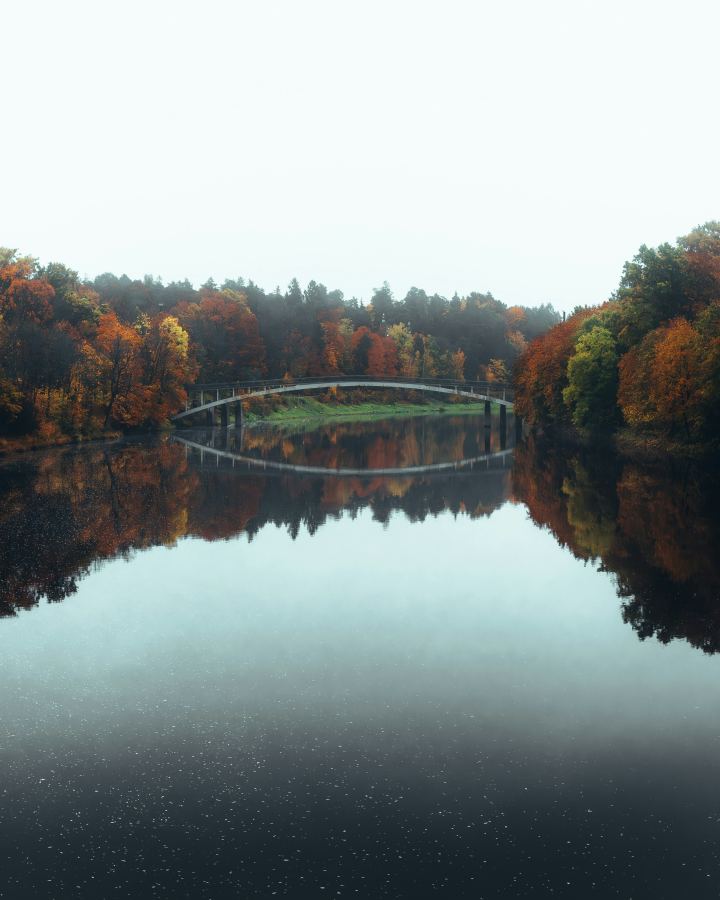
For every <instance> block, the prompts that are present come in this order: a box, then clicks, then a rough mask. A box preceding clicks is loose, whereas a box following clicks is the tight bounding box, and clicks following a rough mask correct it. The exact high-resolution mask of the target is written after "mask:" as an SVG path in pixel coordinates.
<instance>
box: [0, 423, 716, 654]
mask: <svg viewBox="0 0 720 900" xmlns="http://www.w3.org/2000/svg"><path fill="white" fill-rule="evenodd" d="M194 439H195V441H196V443H204V444H205V445H206V446H207V447H208V448H209V449H208V451H207V452H205V453H202V452H201V451H199V450H197V449H189V448H188V447H186V446H184V445H183V444H182V443H179V442H177V441H175V440H172V439H161V440H156V441H151V442H134V443H133V442H121V443H117V444H112V445H111V444H106V445H98V446H93V447H86V448H69V449H63V450H56V451H52V452H48V453H37V454H32V455H28V456H27V457H25V458H22V459H20V460H19V461H16V462H12V463H6V464H5V465H4V466H3V467H2V468H0V615H1V616H10V615H14V614H15V613H16V611H17V610H20V609H29V608H31V607H33V606H35V605H37V604H38V603H39V602H40V600H42V599H43V598H45V599H47V600H49V601H59V600H62V599H64V598H65V597H67V596H69V595H71V594H72V593H74V592H75V590H76V589H77V584H78V581H79V580H80V579H82V578H83V577H84V576H85V575H86V574H87V573H88V572H89V571H90V570H91V568H92V566H93V565H95V564H97V563H100V562H102V561H103V560H107V559H112V558H115V557H128V556H129V555H130V554H132V553H133V552H134V551H137V550H143V549H146V548H149V547H154V546H159V545H165V546H172V545H173V544H175V543H176V542H177V541H178V540H180V539H181V538H184V537H200V538H202V539H204V540H208V541H214V540H219V539H228V538H231V537H234V536H237V535H241V534H245V535H247V537H248V539H249V540H252V538H253V537H254V535H256V534H257V533H258V532H259V531H260V530H261V529H262V528H264V527H265V526H266V525H269V524H272V525H275V526H281V527H284V528H287V530H288V532H289V533H290V534H291V535H292V536H293V537H294V536H296V535H297V534H298V533H299V532H300V530H301V529H302V528H305V529H307V531H308V532H309V533H310V534H313V533H315V532H316V531H317V529H319V528H320V527H322V525H323V524H324V523H325V522H326V521H327V520H328V519H337V518H339V517H340V516H342V515H344V514H347V515H349V516H351V517H353V516H355V515H357V513H358V512H359V511H360V510H362V509H365V508H368V509H370V510H371V511H372V516H373V518H374V519H375V520H376V521H378V522H382V523H385V522H387V521H388V520H389V519H390V517H391V515H392V514H393V513H394V512H401V513H403V514H404V515H405V516H406V517H407V518H408V519H409V520H410V521H412V522H420V521H423V520H424V519H425V518H426V517H428V516H437V515H439V514H440V513H443V512H445V511H449V512H451V513H452V514H453V515H455V516H458V515H460V516H467V517H470V518H477V517H481V516H488V515H491V514H492V513H493V512H494V511H495V510H496V509H498V508H499V507H500V506H502V505H503V504H504V503H506V502H522V503H524V504H525V505H526V506H527V508H528V510H529V513H530V517H531V518H532V520H533V521H534V522H535V524H536V525H538V526H539V527H542V528H547V529H549V530H550V531H551V532H552V534H553V535H554V536H555V538H556V539H557V540H558V542H559V543H560V544H562V545H563V546H565V547H567V548H568V549H569V550H570V551H571V552H572V553H573V554H574V555H575V556H576V557H578V558H580V559H583V560H586V561H589V562H593V563H595V564H597V565H598V567H599V568H600V569H601V570H603V571H608V572H611V573H613V574H614V576H615V579H616V584H617V592H618V595H619V597H620V598H621V600H622V616H623V619H624V621H625V622H627V623H628V624H630V625H631V626H632V628H633V629H634V630H635V631H636V632H637V634H638V635H639V637H640V638H641V639H645V638H648V637H655V638H657V639H658V640H660V641H662V642H664V643H666V642H668V641H671V640H673V639H676V638H679V639H685V640H687V641H689V642H690V643H691V644H692V645H693V646H695V647H698V648H700V649H702V650H703V651H705V652H707V653H715V652H717V651H718V650H719V649H720V558H719V557H718V553H717V548H718V546H720V516H718V514H717V510H718V508H719V504H718V501H719V500H720V477H718V473H717V472H716V471H715V472H708V471H707V470H706V469H705V470H703V469H702V468H701V467H700V466H699V465H696V464H693V463H685V462H670V461H668V462H666V463H664V464H654V465H648V464H642V465H641V464H639V463H635V462H627V461H622V460H620V459H618V458H616V457H613V456H612V455H611V454H607V453H604V454H595V455H593V454H592V453H574V454H570V455H567V454H565V455H561V454H560V453H558V452H556V451H553V450H552V449H551V448H548V447H546V446H543V445H541V444H538V443H537V442H535V441H533V440H528V441H526V442H524V443H523V444H521V445H520V446H519V447H518V448H517V449H516V451H515V456H514V461H513V460H512V458H508V457H506V456H502V455H501V452H500V451H501V446H502V445H501V441H500V437H499V435H498V434H497V433H496V429H493V430H492V431H491V432H490V434H488V432H486V430H485V428H484V423H483V422H482V420H481V419H478V418H473V417H444V418H441V419H437V418H436V419H432V418H428V419H408V420H394V421H390V420H385V421H382V422H378V423H370V424H368V423H364V424H363V423H357V422H355V423H353V422H347V423H342V424H339V425H337V424H336V425H331V426H325V427H322V428H314V429H305V428H303V427H298V426H296V427H295V428H285V429H279V428H273V429H249V430H247V431H246V432H245V433H244V435H243V436H242V442H241V443H240V435H235V434H232V433H228V432H223V431H221V430H217V431H212V432H207V433H202V432H200V433H197V434H195V435H194ZM213 448H214V449H218V448H222V449H223V450H224V451H230V456H222V457H219V456H215V455H214V454H213ZM237 450H242V453H243V454H246V455H251V456H254V457H256V458H257V459H260V460H267V461H270V462H273V461H275V462H282V463H288V464H293V465H313V466H322V467H326V468H329V469H338V468H342V467H348V466H349V467H358V468H360V467H367V468H368V470H369V471H368V474H367V475H364V476H362V477H359V476H354V477H336V476H333V475H330V474H328V475H327V476H325V477H307V476H305V477H302V476H295V475H292V474H285V473H276V472H272V471H271V470H268V471H262V470H258V469H257V468H256V467H255V468H254V467H250V466H247V465H245V464H243V463H240V462H236V461H235V460H233V459H232V458H230V457H231V456H232V451H237ZM487 451H489V452H490V453H491V454H492V453H496V454H497V456H496V457H495V458H494V459H490V460H489V461H486V462H485V463H481V464H477V465H475V466H474V467H469V466H468V467H467V468H459V469H458V470H457V471H452V470H451V471H449V472H427V473H426V474H417V475H412V476H405V475H398V476H393V477H387V476H383V475H378V474H373V473H372V469H382V468H393V467H401V466H406V467H407V466H420V465H433V464H436V463H439V462H443V463H446V462H450V463H462V461H463V460H468V459H472V458H474V457H480V456H482V455H483V454H485V453H486V452H487ZM518 552H522V550H521V548H519V550H518Z"/></svg>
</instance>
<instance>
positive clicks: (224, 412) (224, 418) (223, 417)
mask: <svg viewBox="0 0 720 900" xmlns="http://www.w3.org/2000/svg"><path fill="white" fill-rule="evenodd" d="M220 424H221V426H222V427H223V428H227V427H228V405H227V403H223V405H222V406H221V407H220Z"/></svg>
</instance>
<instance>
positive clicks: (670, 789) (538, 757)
mask: <svg viewBox="0 0 720 900" xmlns="http://www.w3.org/2000/svg"><path fill="white" fill-rule="evenodd" d="M184 436H185V437H186V438H187V439H188V440H189V441H191V443H190V444H187V443H183V442H181V441H177V440H172V439H168V440H164V441H160V442H151V443H142V442H138V443H131V442H129V443H119V444H115V445H102V446H93V447H88V448H85V449H66V450H59V451H54V452H49V453H42V454H33V455H28V456H27V457H25V458H23V459H22V460H20V461H18V462H14V463H6V464H5V465H2V466H0V613H1V614H2V615H3V616H4V618H2V619H0V675H1V677H2V686H3V687H2V692H1V693H0V797H1V802H0V863H1V864H0V896H1V897H11V898H15V897H37V898H46V897H47V898H71V897H79V898H104V897H122V898H126V897H140V898H153V897H168V898H184V897H192V898H196V897H197V898H226V897H227V898H231V897H232V898H235V897H238V898H245V897H262V898H265V897H273V896H277V897H290V898H295V897H298V898H323V897H362V898H384V897H389V898H424V897H433V896H442V897H447V898H453V900H454V898H495V897H512V898H515V897H569V898H584V897H594V896H596V897H600V898H606V897H622V898H634V900H638V898H651V897H652V898H678V897H693V898H706V897H707V898H710V897H713V898H714V897H717V896H718V895H719V894H720V881H719V877H720V861H719V859H718V854H719V852H720V656H719V655H716V651H718V650H719V649H720V559H719V554H718V546H719V543H718V539H719V538H720V520H719V519H718V514H717V512H716V511H717V510H718V509H719V508H720V507H719V506H718V500H719V499H720V491H719V490H718V481H717V479H716V478H714V477H711V476H710V475H709V474H708V473H701V472H697V471H695V470H694V469H693V468H692V467H691V466H677V465H676V466H675V467H662V468H648V467H642V466H637V465H634V464H630V463H622V462H619V461H617V460H613V459H610V458H608V457H607V455H605V456H603V457H600V458H593V457H592V456H590V457H586V458H580V457H577V458H570V459H566V460H559V459H557V458H556V457H555V456H553V454H552V453H550V452H549V451H548V450H547V448H542V447H536V446H534V445H532V444H524V445H522V446H521V447H519V448H518V449H517V450H516V451H515V453H514V454H513V453H511V452H508V450H511V448H510V447H509V445H504V444H503V443H502V442H501V441H500V437H499V435H498V434H496V433H494V432H493V434H492V436H491V438H490V440H489V442H488V441H487V440H486V434H485V431H484V429H483V423H482V420H478V419H475V418H469V417H468V418H456V419H450V418H443V419H431V418H424V419H411V420H399V421H383V422H375V423H371V424H366V425H361V424H358V423H346V424H341V425H332V426H326V427H324V428H320V429H316V430H314V431H303V430H301V429H296V430H293V429H284V430H282V429H273V430H249V431H246V432H245V434H244V435H243V436H242V440H241V439H240V436H239V435H234V434H227V433H223V432H220V431H216V432H214V433H213V432H193V433H187V434H186V435H184ZM488 444H489V446H488ZM200 447H202V448H203V449H200ZM467 460H472V462H463V461H467ZM258 461H259V462H258ZM285 466H295V467H301V469H300V470H299V471H298V470H297V469H295V471H290V470H288V469H286V468H284V467H285ZM407 467H411V470H412V472H413V474H412V475H407V474H405V475H403V474H400V473H398V472H397V471H396V470H398V469H400V468H407ZM318 469H325V470H329V471H325V472H318V471H317V470H318ZM358 469H368V470H372V471H368V472H367V474H362V475H357V474H352V473H353V472H354V471H355V470H358ZM307 470H309V471H307ZM381 473H384V474H381ZM47 600H50V601H53V602H49V603H48V602H46V601H47ZM639 638H642V640H640V639H639Z"/></svg>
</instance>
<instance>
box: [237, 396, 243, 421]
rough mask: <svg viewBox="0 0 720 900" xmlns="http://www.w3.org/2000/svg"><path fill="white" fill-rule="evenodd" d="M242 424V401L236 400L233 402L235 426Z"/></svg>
mask: <svg viewBox="0 0 720 900" xmlns="http://www.w3.org/2000/svg"><path fill="white" fill-rule="evenodd" d="M242 426H243V411H242V403H241V402H240V401H239V400H238V401H237V403H236V404H235V427H236V428H242Z"/></svg>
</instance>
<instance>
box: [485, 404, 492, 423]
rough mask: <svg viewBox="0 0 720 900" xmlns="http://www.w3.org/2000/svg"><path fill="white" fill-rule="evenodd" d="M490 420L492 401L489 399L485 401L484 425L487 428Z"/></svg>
mask: <svg viewBox="0 0 720 900" xmlns="http://www.w3.org/2000/svg"><path fill="white" fill-rule="evenodd" d="M491 422H492V403H491V402H490V401H489V400H486V401H485V427H486V428H489V427H490V424H491Z"/></svg>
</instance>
